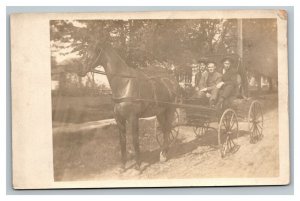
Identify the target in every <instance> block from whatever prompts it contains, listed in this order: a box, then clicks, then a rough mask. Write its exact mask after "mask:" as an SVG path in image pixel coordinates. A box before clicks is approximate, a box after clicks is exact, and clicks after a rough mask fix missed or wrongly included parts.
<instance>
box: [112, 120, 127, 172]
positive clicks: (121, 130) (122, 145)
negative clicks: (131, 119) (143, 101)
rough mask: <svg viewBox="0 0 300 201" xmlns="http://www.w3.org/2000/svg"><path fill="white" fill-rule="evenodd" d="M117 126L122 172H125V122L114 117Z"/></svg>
mask: <svg viewBox="0 0 300 201" xmlns="http://www.w3.org/2000/svg"><path fill="white" fill-rule="evenodd" d="M115 119H116V122H117V126H118V128H119V139H120V148H121V160H122V166H121V168H122V170H123V171H124V170H125V165H126V160H127V159H126V120H125V119H122V118H120V117H116V118H115Z"/></svg>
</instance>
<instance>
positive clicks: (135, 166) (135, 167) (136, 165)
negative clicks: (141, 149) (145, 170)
mask: <svg viewBox="0 0 300 201" xmlns="http://www.w3.org/2000/svg"><path fill="white" fill-rule="evenodd" d="M134 169H135V170H137V171H141V165H140V164H138V163H136V164H135V165H134Z"/></svg>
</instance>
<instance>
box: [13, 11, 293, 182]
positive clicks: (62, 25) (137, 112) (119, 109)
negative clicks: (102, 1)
mask: <svg viewBox="0 0 300 201" xmlns="http://www.w3.org/2000/svg"><path fill="white" fill-rule="evenodd" d="M231 12H232V13H233V14H235V15H230V13H231ZM191 13H192V12H191ZM207 13H208V14H211V15H210V17H207V16H208V15H203V16H202V15H201V12H198V15H197V12H196V14H195V13H194V14H195V15H191V16H193V17H190V18H189V17H187V16H186V15H185V17H183V16H184V12H183V14H181V15H180V14H178V15H176V12H174V13H172V14H173V15H163V14H162V16H160V15H159V14H160V13H159V12H157V13H154V14H153V15H147V14H145V15H143V14H142V13H131V15H129V14H128V17H124V16H126V14H123V15H122V16H123V17H118V15H117V14H115V15H113V16H116V17H107V16H105V15H104V17H98V18H97V17H94V16H93V15H91V16H90V17H88V18H85V17H84V16H85V15H83V16H81V15H78V16H76V14H74V15H72V17H68V16H64V15H61V16H57V17H55V18H53V15H50V16H49V17H48V18H47V19H49V20H47V23H48V24H46V23H44V21H43V29H47V27H48V30H46V31H47V33H48V34H47V37H46V36H45V38H43V40H48V41H46V42H45V44H47V42H48V50H49V52H48V54H47V55H48V56H49V57H48V61H47V62H48V66H49V69H48V70H47V71H44V72H45V74H47V75H45V76H47V77H44V79H48V78H50V79H49V81H47V86H48V87H46V88H45V94H47V95H46V96H47V103H46V102H45V105H46V104H47V105H48V103H50V105H49V107H48V106H47V108H49V111H48V110H47V111H48V113H49V114H48V113H47V122H48V123H49V125H51V128H50V129H49V133H50V135H48V134H47V147H50V148H49V149H48V150H47V157H48V158H49V160H48V162H47V164H48V166H47V169H48V170H49V169H51V171H49V175H50V176H48V177H47V178H52V179H53V183H54V184H51V185H49V184H48V185H45V184H42V185H41V186H45V187H51V186H52V187H57V186H56V185H58V187H60V186H59V185H61V187H74V185H73V184H72V183H74V184H77V182H79V183H80V182H96V183H93V185H92V186H93V187H94V186H95V187H147V186H152V187H162V186H207V185H223V186H227V185H256V184H257V185H262V184H271V185H276V184H277V185H278V184H281V185H282V184H288V182H289V169H288V167H289V159H288V150H289V145H288V136H289V133H288V118H287V116H285V115H287V113H288V111H287V102H286V101H287V97H288V88H287V82H288V80H287V77H286V76H287V69H288V66H287V63H286V62H285V61H286V59H287V52H286V40H287V38H286V35H284V34H285V33H286V24H285V26H284V24H282V21H283V22H286V18H287V16H286V13H285V11H270V12H269V15H266V16H264V14H262V15H261V16H260V15H258V16H257V17H252V16H251V15H250V14H249V13H251V12H246V11H245V15H243V11H240V12H238V14H236V12H234V11H227V12H226V13H227V15H226V14H224V13H223V12H222V11H214V12H207ZM252 13H253V14H254V15H253V16H256V15H255V14H259V13H263V11H261V12H260V11H252ZM267 13H268V12H267ZM214 14H215V15H214ZM87 15H88V14H87ZM51 16H52V17H51ZM147 16H148V17H147ZM151 16H152V17H151ZM153 16H159V17H153ZM170 16H171V17H170ZM172 16H173V17H172ZM45 21H46V20H45ZM279 21H280V23H279ZM282 33H284V34H282ZM282 35H283V36H285V38H284V37H282ZM282 52H283V53H282ZM282 64H283V65H282ZM13 67H14V66H13ZM15 68H16V67H15ZM13 81H16V80H13ZM45 82H46V81H45ZM45 86H46V84H45ZM39 87H40V89H41V88H43V87H42V85H40V86H39ZM48 94H49V96H50V98H49V96H48ZM281 98H282V99H283V100H284V101H281ZM44 99H46V98H44ZM41 100H42V98H41ZM282 111H284V112H283V113H282ZM284 113H285V114H284ZM41 115H42V114H41ZM282 115H283V116H282ZM48 117H49V118H48ZM23 118H24V117H23ZM41 118H42V116H41ZM282 118H283V120H282ZM48 123H47V125H48ZM15 139H17V138H15ZM280 139H284V140H280ZM19 143H20V142H19ZM48 143H49V144H50V145H49V146H48ZM281 143H284V146H282V144H281ZM15 149H18V147H15ZM17 158H18V157H17ZM282 164H284V165H282ZM282 172H283V173H282ZM50 173H51V174H50ZM47 174H48V173H47ZM282 175H284V176H283V177H284V178H282ZM276 178H277V179H276ZM264 179H266V181H264ZM268 179H270V180H268ZM202 180H203V182H200V183H199V181H202ZM260 180H261V181H262V182H261V183H260V182H259V181H260ZM127 181H129V182H130V183H128V184H126V182H127ZM160 181H161V183H160ZM65 182H66V183H65ZM97 182H100V184H99V185H98V184H97ZM101 182H102V183H101ZM124 182H125V183H124ZM148 182H149V183H148ZM205 182H206V183H205ZM17 183H18V182H17ZM50 183H51V182H50ZM147 183H148V184H147ZM68 184H70V185H68ZM20 186H22V185H20ZM29 186H30V185H29ZM79 186H80V187H89V185H88V184H86V185H85V184H82V183H80V185H79ZM75 187H78V186H77V185H75Z"/></svg>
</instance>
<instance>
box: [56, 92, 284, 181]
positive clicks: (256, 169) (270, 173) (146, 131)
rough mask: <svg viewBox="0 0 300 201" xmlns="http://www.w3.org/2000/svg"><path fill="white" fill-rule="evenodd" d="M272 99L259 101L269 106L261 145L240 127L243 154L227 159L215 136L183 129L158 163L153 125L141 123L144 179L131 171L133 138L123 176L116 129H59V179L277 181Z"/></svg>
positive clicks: (110, 126) (275, 117) (275, 114)
mask: <svg viewBox="0 0 300 201" xmlns="http://www.w3.org/2000/svg"><path fill="white" fill-rule="evenodd" d="M274 98H276V97H274V96H266V97H263V99H262V100H261V101H262V102H263V104H264V105H265V109H264V119H265V122H264V132H263V134H264V138H263V139H262V141H260V142H258V143H256V144H250V143H249V133H248V132H247V123H246V122H240V124H239V127H240V137H239V139H238V144H239V145H240V149H239V150H238V152H236V153H235V154H233V155H230V156H228V157H226V158H224V159H222V158H221V157H220V153H219V151H218V149H217V148H216V144H217V133H216V132H215V131H213V130H211V131H208V132H207V133H206V134H205V135H204V136H202V137H201V138H197V137H195V135H194V133H193V130H192V128H189V127H183V126H182V127H180V134H179V136H178V140H177V141H176V143H175V144H174V145H173V146H172V147H171V149H170V153H169V155H170V159H169V160H168V161H167V162H163V163H162V162H159V146H158V144H157V142H156V140H155V136H154V132H153V126H154V121H153V120H142V121H141V126H140V141H141V145H140V146H141V151H142V161H143V163H142V169H143V171H142V173H141V174H137V172H136V171H135V170H134V169H133V168H132V167H131V165H133V154H132V151H131V150H132V145H131V143H130V142H131V138H130V136H128V140H127V141H128V152H129V162H128V164H127V168H128V170H127V171H126V172H124V173H122V174H120V173H119V171H118V170H119V169H118V167H119V164H120V148H119V139H118V132H117V129H116V126H115V125H113V124H106V125H104V126H103V125H102V126H101V127H100V128H98V127H97V126H95V125H94V126H93V127H91V128H92V129H83V130H80V131H76V129H75V130H74V129H73V130H72V132H67V133H64V132H60V131H59V130H56V132H54V135H53V136H54V137H53V143H54V172H55V180H56V181H72V180H99V179H133V178H134V179H145V178H147V179H153V178H159V179H166V178H178V179H180V178H216V177H218V178H220V177H238V178H243V177H247V178H249V177H274V176H276V175H278V173H279V158H278V157H279V156H278V127H277V126H278V112H277V105H276V104H275V103H274V102H275V101H274ZM271 103H272V104H271ZM90 124H91V123H90ZM77 126H78V125H77ZM212 126H213V127H216V126H217V125H215V124H213V125H212Z"/></svg>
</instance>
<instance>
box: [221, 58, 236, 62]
mask: <svg viewBox="0 0 300 201" xmlns="http://www.w3.org/2000/svg"><path fill="white" fill-rule="evenodd" d="M225 61H229V62H230V63H234V59H233V58H232V57H224V58H223V59H222V60H221V62H222V63H224V62H225Z"/></svg>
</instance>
